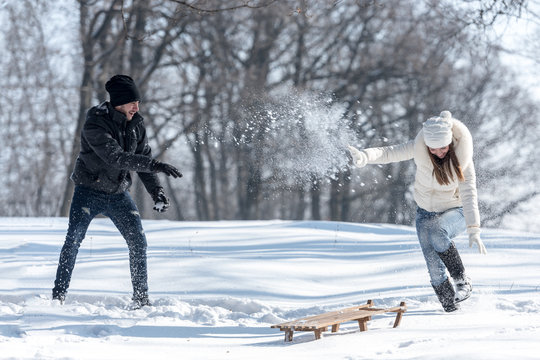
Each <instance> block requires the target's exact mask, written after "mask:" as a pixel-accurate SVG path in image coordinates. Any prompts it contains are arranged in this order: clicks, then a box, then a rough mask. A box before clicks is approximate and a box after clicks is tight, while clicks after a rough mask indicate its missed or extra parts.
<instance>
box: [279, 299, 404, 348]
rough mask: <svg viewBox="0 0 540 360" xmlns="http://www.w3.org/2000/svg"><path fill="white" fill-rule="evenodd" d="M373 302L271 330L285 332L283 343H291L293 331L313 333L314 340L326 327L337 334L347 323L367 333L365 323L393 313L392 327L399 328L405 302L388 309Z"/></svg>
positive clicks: (300, 320) (282, 325) (281, 325)
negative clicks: (353, 324)
mask: <svg viewBox="0 0 540 360" xmlns="http://www.w3.org/2000/svg"><path fill="white" fill-rule="evenodd" d="M372 306H373V300H368V302H367V304H364V305H359V306H353V307H350V308H346V309H341V310H336V311H331V312H328V313H324V314H320V315H315V316H309V317H305V318H302V319H298V320H294V321H289V322H284V323H282V324H278V325H272V326H271V327H272V328H279V329H280V330H281V331H285V341H286V342H287V341H292V339H293V332H294V331H313V332H314V333H315V339H320V338H321V333H322V332H323V331H327V330H328V326H332V332H337V331H338V330H339V326H340V325H341V324H342V323H345V322H349V321H358V325H359V326H360V331H367V322H368V321H369V320H371V317H372V316H374V315H379V314H384V313H387V312H395V313H397V315H396V320H395V321H394V327H397V326H399V323H400V322H401V318H402V317H403V313H404V312H405V311H407V306H406V305H405V302H403V301H402V302H401V304H399V306H396V307H393V308H389V309H379V308H374V307H372Z"/></svg>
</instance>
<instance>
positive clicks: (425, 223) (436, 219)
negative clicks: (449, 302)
mask: <svg viewBox="0 0 540 360" xmlns="http://www.w3.org/2000/svg"><path fill="white" fill-rule="evenodd" d="M466 228H467V226H466V225H465V218H464V216H463V208H461V207H459V208H453V209H449V210H446V211H444V212H429V211H426V210H424V209H422V208H420V207H419V208H418V209H417V211H416V233H417V235H418V241H419V242H420V247H421V248H422V252H423V254H424V258H425V260H426V265H427V268H428V272H429V277H430V279H431V284H432V285H433V286H437V285H440V284H442V283H443V282H444V281H445V280H446V279H448V276H447V275H446V266H445V265H444V263H443V261H442V260H441V258H440V256H439V254H438V253H443V252H445V251H446V250H448V249H449V248H450V246H451V245H452V239H453V238H455V237H456V236H458V235H459V234H461V233H462V232H464V231H465V229H466Z"/></svg>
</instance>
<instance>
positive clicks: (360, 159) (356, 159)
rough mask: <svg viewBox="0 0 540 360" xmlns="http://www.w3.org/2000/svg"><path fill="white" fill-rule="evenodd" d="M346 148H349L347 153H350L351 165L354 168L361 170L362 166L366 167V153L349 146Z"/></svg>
mask: <svg viewBox="0 0 540 360" xmlns="http://www.w3.org/2000/svg"><path fill="white" fill-rule="evenodd" d="M348 148H349V152H350V153H351V156H352V158H353V164H354V165H355V166H356V167H359V168H363V167H364V166H366V165H367V161H368V158H367V155H366V153H365V152H364V151H360V150H358V149H357V148H355V147H354V146H351V145H349V146H348Z"/></svg>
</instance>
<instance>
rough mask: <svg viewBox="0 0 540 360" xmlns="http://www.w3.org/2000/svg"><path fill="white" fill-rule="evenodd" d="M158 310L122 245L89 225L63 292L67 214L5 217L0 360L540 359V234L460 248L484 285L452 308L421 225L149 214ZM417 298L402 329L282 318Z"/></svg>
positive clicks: (0, 251) (105, 228)
mask: <svg viewBox="0 0 540 360" xmlns="http://www.w3.org/2000/svg"><path fill="white" fill-rule="evenodd" d="M144 226H145V230H146V234H147V239H148V245H149V246H148V262H149V264H148V267H149V285H150V292H151V300H152V302H153V306H151V307H145V308H142V309H140V310H128V306H129V304H130V295H131V293H130V292H131V284H130V280H129V269H128V261H127V247H126V245H125V243H124V240H123V239H122V237H121V236H120V235H119V233H118V232H117V230H116V229H115V228H114V226H113V225H112V223H111V222H110V221H109V220H108V219H96V220H94V222H93V223H92V224H91V226H90V229H89V231H88V233H87V237H86V239H85V241H84V242H83V244H82V247H81V250H80V252H79V257H78V260H77V264H76V266H75V271H74V274H73V280H72V283H71V287H70V291H69V293H68V297H67V300H66V303H65V304H64V305H59V304H58V303H56V302H52V301H51V300H50V293H51V288H52V285H53V280H54V275H55V271H56V265H57V260H58V255H59V251H60V248H61V246H62V243H63V239H64V236H65V231H66V227H67V219H65V218H45V219H44V218H41V219H36V218H24V219H21V218H2V219H0V358H1V359H11V358H13V359H58V358H62V359H176V358H178V359H258V360H264V359H473V358H474V359H505V360H507V359H538V358H539V356H540V355H539V354H540V340H539V339H540V235H539V234H530V233H518V232H513V231H512V232H510V231H502V230H489V229H488V230H484V234H483V239H484V242H485V244H486V246H487V248H488V252H489V253H488V255H487V256H482V255H479V254H478V253H477V252H476V249H469V248H468V240H467V239H466V237H465V236H461V237H459V238H457V240H456V244H457V247H458V249H459V250H460V252H461V254H462V258H463V260H464V263H465V266H466V268H467V270H468V273H469V275H470V277H471V278H472V279H473V282H474V295H473V296H472V297H471V299H469V300H467V301H466V302H464V303H463V305H462V309H461V310H460V311H459V312H456V313H452V314H446V313H444V312H443V311H442V309H441V307H440V305H439V303H438V301H437V300H436V297H435V295H434V293H433V290H432V288H431V286H430V285H429V280H428V275H427V271H426V269H425V265H424V260H423V257H422V255H421V251H420V248H419V245H418V243H417V241H416V236H415V232H414V229H413V228H410V227H404V226H394V225H379V224H350V223H335V222H312V221H305V222H290V221H257V222H170V221H145V222H144ZM368 299H373V300H374V302H375V306H377V307H392V306H396V305H398V304H399V302H400V301H405V302H406V303H407V307H408V311H407V312H406V313H405V315H404V317H403V320H402V322H401V325H400V326H399V327H397V328H395V329H394V328H392V324H393V321H394V317H395V315H394V314H388V315H387V316H386V315H383V316H376V317H374V318H373V319H372V321H370V322H369V323H368V328H369V330H368V331H367V332H362V333H360V332H359V330H358V325H357V323H353V322H351V323H346V324H344V325H342V327H341V330H340V331H339V332H338V333H335V334H333V333H331V332H327V333H324V334H323V337H322V339H321V340H314V335H313V333H311V332H309V333H308V332H296V333H295V336H294V341H293V342H291V343H285V342H284V341H283V340H284V335H283V333H282V332H280V331H279V330H278V329H272V328H270V326H271V325H273V324H277V323H280V322H282V321H285V320H292V319H295V318H299V317H304V316H308V315H314V314H319V313H322V312H326V311H330V310H335V309H339V308H341V307H347V306H351V305H356V304H362V303H365V302H366V301H367V300H368Z"/></svg>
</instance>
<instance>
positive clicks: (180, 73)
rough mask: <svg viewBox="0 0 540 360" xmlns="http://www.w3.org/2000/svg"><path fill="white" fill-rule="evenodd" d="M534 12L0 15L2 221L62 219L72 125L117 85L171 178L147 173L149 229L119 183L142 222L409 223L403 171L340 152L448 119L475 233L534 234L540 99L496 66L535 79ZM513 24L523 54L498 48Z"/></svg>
mask: <svg viewBox="0 0 540 360" xmlns="http://www.w3.org/2000/svg"><path fill="white" fill-rule="evenodd" d="M536 5H537V4H536V3H535V2H531V1H525V0H521V1H508V0H507V1H504V0H464V1H445V0H389V1H383V0H342V1H338V0H332V1H330V0H294V1H293V0H253V1H247V0H226V1H219V0H191V1H175V0H145V1H137V0H133V1H129V0H88V1H83V0H79V1H75V0H71V1H70V0H58V1H45V0H32V1H29V0H18V1H5V0H4V1H0V24H1V25H0V28H1V32H0V49H1V53H2V56H1V57H0V74H1V76H0V88H1V89H2V101H1V106H2V108H1V111H0V129H1V130H0V131H1V137H0V139H1V140H0V142H1V144H2V151H1V152H0V171H1V174H2V176H0V197H1V199H2V201H1V202H0V216H66V215H67V213H68V210H69V206H70V200H71V195H72V192H73V184H72V183H71V181H69V175H70V174H71V171H72V168H73V164H74V161H75V159H76V156H77V153H78V148H79V133H80V130H81V126H82V124H83V123H84V119H85V113H86V111H87V110H88V109H89V108H90V107H92V106H94V105H97V104H99V103H100V102H102V101H104V100H108V97H107V93H106V92H105V90H104V84H105V82H106V81H107V80H108V79H109V78H110V77H111V76H112V75H114V74H117V73H122V74H129V75H131V76H132V77H133V78H134V79H135V80H136V82H137V84H138V85H139V88H140V90H141V92H142V94H143V101H142V103H141V106H140V108H141V110H140V113H141V115H142V116H143V117H144V118H145V123H146V126H147V129H148V134H149V139H150V144H151V145H152V149H153V155H154V156H155V157H157V158H158V159H160V160H162V161H166V162H169V163H172V164H174V165H175V166H177V167H178V168H180V170H181V171H182V172H183V173H184V178H182V179H180V180H173V179H169V178H166V177H164V176H162V175H160V177H161V179H162V181H163V185H164V187H165V191H166V194H167V195H168V196H169V197H170V199H171V208H170V209H169V211H168V212H167V213H165V214H164V215H158V214H155V213H154V212H153V211H152V207H151V199H150V196H149V195H148V194H147V193H146V192H145V191H144V188H143V186H142V184H141V183H140V182H139V181H135V183H134V185H133V187H132V189H131V193H132V195H133V197H134V198H135V199H136V201H137V204H138V205H139V207H140V210H141V214H142V216H143V218H146V219H152V218H168V219H176V220H231V219H245V220H249V219H276V218H279V219H295V220H299V219H313V220H336V221H354V222H387V223H397V224H406V225H410V224H412V222H413V221H414V211H415V205H414V201H413V199H412V182H413V176H414V164H413V162H412V161H408V162H402V163H397V164H392V165H385V166H368V167H366V168H364V169H353V168H351V166H350V159H349V157H348V154H347V152H346V145H347V143H351V144H352V145H355V146H357V147H360V148H361V147H368V146H369V147H373V146H385V145H391V144H398V143H402V142H405V141H407V140H409V139H412V138H414V137H415V135H416V134H417V132H418V131H419V130H420V128H421V124H422V122H423V121H425V120H426V119H427V118H428V117H431V116H434V115H438V114H439V113H440V111H441V110H445V109H446V110H450V111H451V112H452V113H453V115H454V117H456V118H458V119H460V120H462V121H463V122H464V123H465V124H466V125H467V126H468V127H469V128H470V130H471V132H472V134H473V137H474V140H475V163H476V167H477V175H478V189H479V197H480V202H481V215H482V219H483V225H484V226H491V227H497V226H505V227H513V228H516V227H518V228H521V229H523V230H538V229H540V226H538V225H536V219H535V218H536V217H537V216H538V213H537V209H538V207H536V208H535V206H536V205H535V204H537V203H538V202H539V200H540V197H539V190H538V189H539V187H540V180H538V173H539V162H538V161H537V159H536V154H537V152H538V149H540V129H539V128H540V121H539V118H538V116H539V114H540V113H539V108H540V101H539V98H540V97H539V96H537V95H535V94H533V93H532V91H531V89H530V88H529V87H527V86H526V85H527V83H531V82H532V83H534V82H535V80H534V79H532V80H531V79H527V81H524V79H523V77H519V76H518V74H519V71H520V70H522V69H520V68H519V67H520V65H519V63H514V64H513V63H511V62H508V61H503V59H504V57H505V56H508V55H509V54H510V52H512V51H516V49H520V50H519V51H520V53H519V54H518V55H519V56H521V57H522V58H527V59H529V61H530V63H532V64H535V65H538V60H537V59H539V58H540V46H539V43H538V41H537V39H538V37H539V36H540V31H539V30H538V29H539V28H538V27H536V28H535V26H537V25H538V22H537V21H538V15H537V13H535V12H534V9H535V7H537V6H536ZM525 18H526V19H528V20H527V21H528V24H529V25H528V26H529V30H530V28H531V27H532V28H535V29H536V30H534V31H536V35H535V36H534V39H536V41H534V42H532V41H531V42H527V41H524V42H523V44H515V45H516V47H514V48H513V49H509V47H508V46H507V45H506V44H504V43H503V41H502V40H501V36H500V34H502V33H504V32H505V31H507V32H509V31H515V30H516V28H515V27H516V26H519V25H518V24H522V21H524V19H525ZM498 29H502V30H498ZM537 79H538V78H537ZM537 82H538V81H537V80H536V83H537ZM134 179H136V180H138V178H137V176H134ZM535 209H536V210H535ZM527 219H529V220H527ZM535 226H536V228H535Z"/></svg>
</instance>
